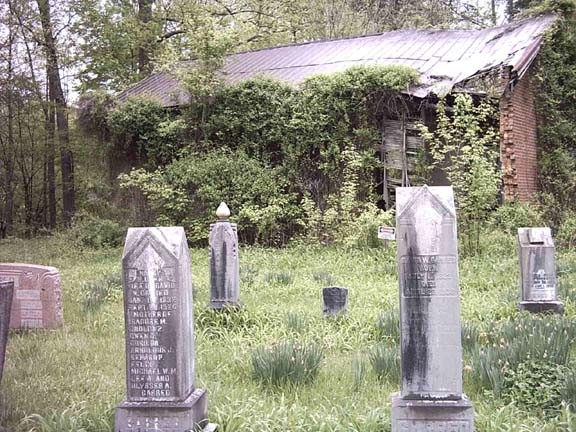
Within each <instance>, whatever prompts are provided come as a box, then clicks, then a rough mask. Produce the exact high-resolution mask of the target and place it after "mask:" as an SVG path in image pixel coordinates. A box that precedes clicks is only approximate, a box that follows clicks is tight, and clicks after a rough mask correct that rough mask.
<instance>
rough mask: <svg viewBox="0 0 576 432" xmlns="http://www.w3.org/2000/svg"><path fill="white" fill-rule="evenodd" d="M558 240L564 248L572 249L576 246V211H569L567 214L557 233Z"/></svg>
mask: <svg viewBox="0 0 576 432" xmlns="http://www.w3.org/2000/svg"><path fill="white" fill-rule="evenodd" d="M556 242H557V244H558V246H559V247H562V248H566V249H572V248H574V247H576V213H574V212H568V213H567V214H566V215H565V217H564V220H563V221H562V224H561V225H560V228H559V229H558V232H557V233H556Z"/></svg>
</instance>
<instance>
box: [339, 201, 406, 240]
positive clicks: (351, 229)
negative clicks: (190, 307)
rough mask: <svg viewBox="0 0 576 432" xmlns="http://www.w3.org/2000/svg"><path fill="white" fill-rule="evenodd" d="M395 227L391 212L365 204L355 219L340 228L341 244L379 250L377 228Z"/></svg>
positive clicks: (392, 212)
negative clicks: (341, 232) (341, 234)
mask: <svg viewBox="0 0 576 432" xmlns="http://www.w3.org/2000/svg"><path fill="white" fill-rule="evenodd" d="M395 225H396V222H395V220H394V211H393V210H389V211H384V210H382V209H379V208H378V207H376V205H374V204H367V205H366V207H365V209H364V210H363V211H362V212H361V213H360V214H359V215H358V216H357V217H355V218H353V219H352V220H351V221H350V222H349V223H348V224H347V226H344V227H342V231H343V237H344V240H343V243H344V244H345V245H347V246H354V247H361V248H364V247H370V248H381V247H382V241H381V240H380V239H378V227H379V226H395Z"/></svg>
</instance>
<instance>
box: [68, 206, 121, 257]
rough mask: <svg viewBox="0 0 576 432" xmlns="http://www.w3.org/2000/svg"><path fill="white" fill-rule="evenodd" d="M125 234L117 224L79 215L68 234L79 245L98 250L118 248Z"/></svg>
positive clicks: (95, 217) (96, 217) (107, 220)
mask: <svg viewBox="0 0 576 432" xmlns="http://www.w3.org/2000/svg"><path fill="white" fill-rule="evenodd" d="M125 233H126V230H125V229H124V228H122V227H121V226H120V224H118V223H117V222H114V221H111V220H109V219H102V218H99V217H98V216H92V215H86V214H80V215H78V216H77V217H76V218H75V220H74V224H73V226H72V229H71V231H70V233H69V234H70V235H71V236H72V237H73V238H75V240H76V241H77V242H78V243H79V244H80V245H82V246H87V247H91V248H94V249H98V248H111V247H118V246H120V245H121V244H122V242H123V241H124V235H125Z"/></svg>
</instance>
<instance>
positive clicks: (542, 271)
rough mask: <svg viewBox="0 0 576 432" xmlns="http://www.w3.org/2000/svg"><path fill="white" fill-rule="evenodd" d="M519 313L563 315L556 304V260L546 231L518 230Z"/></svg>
mask: <svg viewBox="0 0 576 432" xmlns="http://www.w3.org/2000/svg"><path fill="white" fill-rule="evenodd" d="M518 258H519V261H520V290H521V296H522V297H521V302H520V305H519V307H520V309H521V310H528V311H530V312H546V311H550V312H556V313H562V312H563V311H564V304H563V303H562V302H561V301H558V288H557V285H556V258H555V247H554V240H553V239H552V233H551V231H550V228H518Z"/></svg>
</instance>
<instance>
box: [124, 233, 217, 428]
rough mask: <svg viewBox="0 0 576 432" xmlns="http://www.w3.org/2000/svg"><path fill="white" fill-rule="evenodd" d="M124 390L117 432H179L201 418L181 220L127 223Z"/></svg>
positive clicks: (204, 412) (203, 407) (201, 398)
mask: <svg viewBox="0 0 576 432" xmlns="http://www.w3.org/2000/svg"><path fill="white" fill-rule="evenodd" d="M122 272H123V284H124V314H125V324H126V387H127V398H126V401H125V402H123V403H122V404H121V405H119V406H118V407H117V408H116V418H115V429H114V430H115V432H149V431H150V432H152V431H163V432H185V431H189V430H193V429H194V430H197V429H200V428H201V427H202V426H203V425H204V424H205V423H206V418H207V396H206V393H205V391H204V390H201V389H196V388H195V383H194V381H195V369H194V316H193V310H192V308H193V302H192V276H191V272H190V256H189V253H188V244H187V242H186V235H185V234H184V230H183V229H182V228H181V227H169V228H168V227H166V228H130V229H129V230H128V234H127V236H126V243H125V246H124V254H123V257H122Z"/></svg>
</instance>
